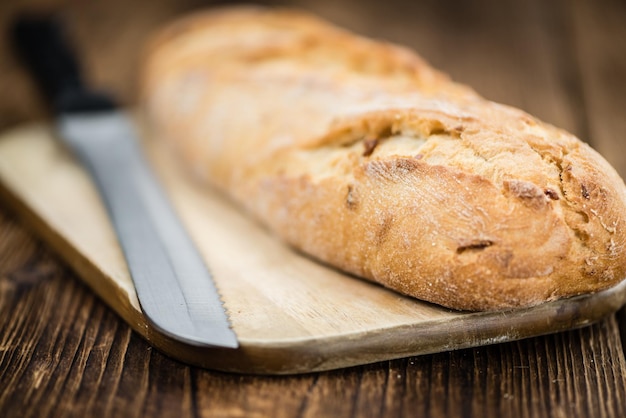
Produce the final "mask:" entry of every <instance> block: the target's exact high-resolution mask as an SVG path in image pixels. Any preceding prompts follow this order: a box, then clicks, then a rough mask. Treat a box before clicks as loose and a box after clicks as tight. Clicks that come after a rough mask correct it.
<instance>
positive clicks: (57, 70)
mask: <svg viewBox="0 0 626 418" xmlns="http://www.w3.org/2000/svg"><path fill="white" fill-rule="evenodd" d="M12 35H13V44H14V46H15V49H16V53H17V54H18V55H19V57H20V58H21V59H22V61H23V62H24V64H25V66H26V67H27V68H28V69H29V70H30V73H31V74H32V76H33V77H34V79H35V81H36V82H37V84H38V86H39V87H40V89H41V91H42V93H43V96H44V97H45V98H46V99H47V100H48V101H49V103H50V105H51V107H52V110H53V112H54V113H55V115H56V120H57V126H56V128H57V134H58V136H59V137H60V139H61V140H62V141H63V142H64V143H65V144H66V145H67V146H68V147H69V148H70V149H71V150H72V151H73V152H74V154H75V155H76V156H77V157H78V159H79V160H80V161H81V162H82V163H83V165H84V166H85V168H86V169H87V171H88V172H89V173H90V174H91V177H92V179H93V181H94V183H95V184H96V186H97V188H98V190H99V191H100V196H101V198H102V200H103V202H104V204H105V206H106V208H107V211H108V214H109V217H110V219H111V221H112V224H113V226H114V229H115V231H116V233H117V238H118V240H119V243H120V246H121V247H122V250H123V252H124V256H125V258H126V262H127V264H128V269H129V271H130V274H131V277H132V280H133V284H134V286H135V289H136V291H137V296H138V298H139V303H140V305H141V309H142V311H143V313H144V315H145V316H146V318H147V319H148V321H149V322H150V323H151V324H152V326H154V327H155V328H157V329H158V330H159V331H160V332H162V333H164V334H166V335H168V336H169V337H172V338H174V339H176V340H179V341H182V342H185V343H187V344H191V345H197V346H210V347H224V348H237V347H238V341H237V338H236V336H235V333H234V332H233V330H232V329H231V328H230V324H229V321H228V317H227V315H226V312H225V310H224V307H223V305H222V302H221V300H220V297H219V294H218V291H217V289H216V287H215V284H214V283H213V278H212V276H211V274H210V273H209V270H208V269H207V268H206V266H205V264H204V262H203V260H202V258H201V256H200V254H199V252H198V250H197V249H196V247H195V246H194V244H193V242H192V241H191V239H190V237H189V236H188V234H187V232H186V231H185V229H184V228H183V226H182V224H181V222H180V221H179V219H178V218H177V216H176V214H175V212H174V210H173V207H172V206H171V204H170V203H169V201H168V199H167V197H166V195H165V193H164V191H163V190H162V189H161V187H160V186H159V184H158V182H157V180H156V178H155V176H154V174H153V173H152V171H151V170H150V167H149V165H148V163H147V161H146V159H145V158H144V156H143V154H142V151H141V147H140V146H139V144H138V141H137V140H136V134H135V131H134V128H133V124H132V122H131V121H130V118H129V117H128V116H127V114H126V113H125V112H124V111H122V110H120V109H119V108H118V107H117V106H116V104H115V102H114V101H113V100H112V99H111V98H110V97H109V96H107V95H105V94H103V93H100V92H98V91H96V90H92V89H90V88H89V87H87V86H86V85H85V84H84V82H83V78H82V76H81V72H80V68H79V65H78V61H77V59H76V57H75V55H74V53H73V51H72V50H71V49H70V47H69V44H68V42H67V40H66V39H65V37H64V34H63V32H62V27H61V26H60V24H59V22H57V21H55V20H53V19H51V18H47V17H43V16H22V17H21V18H19V19H18V20H17V21H16V23H15V25H14V26H13V31H12Z"/></svg>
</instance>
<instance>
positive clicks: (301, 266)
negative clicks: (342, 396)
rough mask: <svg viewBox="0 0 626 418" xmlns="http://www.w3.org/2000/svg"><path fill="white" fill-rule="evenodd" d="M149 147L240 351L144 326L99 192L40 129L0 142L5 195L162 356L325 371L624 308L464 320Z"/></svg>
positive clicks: (593, 303)
mask: <svg viewBox="0 0 626 418" xmlns="http://www.w3.org/2000/svg"><path fill="white" fill-rule="evenodd" d="M145 148H146V150H147V152H148V154H149V157H150V159H151V160H152V162H153V164H154V167H155V168H156V170H157V172H158V174H159V177H160V178H161V180H162V181H163V183H164V185H165V186H166V189H167V190H168V192H169V194H170V196H171V198H172V199H173V201H174V205H175V207H176V208H177V210H178V211H179V213H180V215H181V217H182V219H183V222H184V223H185V224H186V226H187V227H188V229H189V231H190V233H191V234H192V237H193V239H194V240H195V241H196V243H197V245H198V246H199V248H200V252H201V253H202V255H203V256H204V257H205V259H206V261H207V264H208V265H209V266H210V269H211V270H212V272H213V273H214V276H215V280H216V284H217V287H218V288H219V289H220V292H221V294H222V297H223V300H224V302H225V305H226V307H227V309H228V312H229V315H230V319H231V322H232V325H233V328H234V330H235V332H236V334H237V336H238V339H239V341H240V344H241V347H240V348H239V349H237V350H227V349H210V348H198V347H194V346H190V345H186V344H183V343H179V342H177V341H174V340H172V339H170V338H168V337H166V336H164V335H163V334H160V333H159V332H158V331H157V330H155V329H153V328H151V327H150V325H149V324H148V323H147V322H146V319H145V318H144V316H143V315H142V313H141V310H140V308H139V304H138V302H137V296H136V294H135V291H134V288H133V285H132V282H131V280H130V276H129V273H128V270H127V268H126V264H125V261H124V258H123V256H122V253H121V250H120V248H119V246H118V244H117V242H116V238H115V236H114V233H113V230H112V228H111V225H110V223H109V221H108V219H107V217H106V213H105V211H104V209H103V206H102V204H101V202H100V200H99V197H98V195H97V194H96V192H95V190H94V187H93V185H92V183H91V181H90V180H89V178H88V177H87V176H86V174H85V173H84V172H83V170H82V168H81V167H80V166H79V165H77V163H76V161H75V160H74V159H73V157H72V156H71V155H70V153H68V152H67V150H65V149H64V148H63V146H62V145H61V144H60V143H59V142H58V141H56V140H54V139H53V137H52V134H51V131H50V128H49V127H48V126H46V125H43V124H40V125H31V126H26V127H22V128H19V129H16V130H13V131H10V132H7V133H5V134H3V135H1V136H0V197H1V198H2V200H3V201H4V202H5V204H8V205H9V206H10V207H12V208H14V210H15V211H16V213H17V214H18V215H20V217H21V218H22V219H23V220H24V222H25V223H27V224H28V225H30V226H31V227H32V229H33V230H34V231H36V232H37V233H38V234H39V235H40V236H41V238H42V239H43V240H45V241H46V242H47V243H48V244H49V245H50V246H52V247H53V248H54V249H55V250H56V251H57V252H58V254H60V255H61V257H63V258H64V259H65V261H66V262H67V263H68V264H69V265H70V266H71V267H72V268H73V269H74V270H75V271H76V272H77V273H78V275H79V276H80V277H81V278H82V279H83V280H84V281H85V283H87V284H88V285H89V286H90V287H91V288H92V289H93V290H94V291H95V292H96V293H97V294H98V295H99V296H100V297H101V298H102V299H103V300H104V301H105V302H106V303H107V304H108V305H109V306H110V307H111V308H112V309H114V310H115V311H116V312H117V313H118V314H119V315H120V316H121V317H122V318H123V319H124V320H125V321H126V322H127V323H128V324H129V325H130V326H131V327H132V328H133V329H134V330H135V331H137V332H138V333H139V334H141V335H142V336H143V337H144V338H145V339H146V340H148V341H149V342H150V344H152V345H153V346H155V347H157V348H158V349H160V350H161V351H163V352H164V353H166V354H168V355H170V356H172V357H175V358H177V359H179V360H182V361H184V362H188V363H192V364H196V365H199V366H203V367H207V368H212V369H218V370H224V371H232V372H242V373H264V374H290V373H302V372H312V371H319V370H328V369H334V368H340V367H347V366H353V365H358V364H364V363H371V362H376V361H381V360H388V359H393V358H399V357H406V356H410V355H417V354H426V353H434V352H440V351H446V350H453V349H458V348H465V347H473V346H479V345H485V344H493V343H498V342H503V341H510V340H515V339H520V338H525V337H529V336H534V335H540V334H545V333H550V332H556V331H560V330H565V329H569V328H573V327H580V326H583V325H586V324H589V323H591V322H592V321H595V320H598V319H600V318H602V317H603V316H605V315H608V314H610V313H612V312H615V311H616V310H618V309H619V308H620V307H621V306H622V305H623V304H624V303H625V302H626V281H625V282H622V283H621V284H620V285H618V286H617V287H614V288H612V289H609V290H606V291H603V292H600V293H596V294H592V295H582V296H578V297H575V298H571V299H566V300H561V301H556V302H550V303H546V304H543V305H540V306H536V307H533V308H528V309H521V310H514V311H505V312H490V313H467V312H465V313H462V312H456V311H451V310H449V309H444V308H441V307H439V306H435V305H432V304H428V303H425V302H420V301H417V300H415V299H412V298H408V297H404V296H401V295H399V294H396V293H395V292H392V291H389V290H386V289H384V288H382V287H380V286H378V285H375V284H372V283H369V282H366V281H363V280H360V279H357V278H354V277H351V276H349V275H345V274H343V273H341V272H339V271H336V270H334V269H332V268H329V267H327V266H324V265H321V264H319V263H317V262H315V261H313V260H311V259H309V258H307V257H306V256H303V255H302V254H299V253H297V252H295V251H293V250H292V249H290V248H288V247H287V246H285V245H284V244H283V243H281V242H280V241H279V240H278V239H276V238H274V237H273V236H272V235H271V233H269V232H268V231H266V230H265V229H264V228H263V227H262V226H260V225H259V224H257V223H255V222H254V221H253V220H251V219H249V218H248V217H246V216H245V214H244V213H242V212H240V211H239V209H237V207H236V206H234V205H233V204H232V203H231V202H229V201H228V200H227V199H226V198H225V197H224V196H222V195H220V194H219V193H217V192H215V191H213V190H206V189H203V188H202V187H201V186H199V185H197V184H194V183H193V182H192V181H190V180H189V179H188V178H187V177H185V175H184V174H182V171H181V170H180V167H177V166H176V164H175V163H174V162H173V161H171V159H170V158H169V156H168V154H167V153H166V152H165V151H164V150H163V149H161V146H160V145H158V143H155V142H146V144H145Z"/></svg>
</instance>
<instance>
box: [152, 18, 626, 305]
mask: <svg viewBox="0 0 626 418" xmlns="http://www.w3.org/2000/svg"><path fill="white" fill-rule="evenodd" d="M142 81H143V88H142V97H143V99H142V100H143V102H144V104H145V110H146V113H147V115H148V118H149V126H150V127H151V129H152V130H153V131H154V132H157V133H158V135H160V136H162V137H163V138H165V140H166V141H167V142H168V143H169V145H170V146H171V149H172V150H173V153H175V154H176V155H177V156H178V157H179V158H180V159H182V161H184V162H185V164H186V165H187V166H188V167H190V169H191V171H192V172H193V173H194V174H195V176H196V177H197V178H199V179H201V180H202V181H205V182H207V183H210V184H213V185H214V186H216V187H218V188H219V189H221V190H223V191H225V192H226V193H227V194H228V195H229V196H231V197H232V198H233V199H234V200H235V201H236V202H238V203H239V204H241V205H242V206H243V207H244V208H245V209H246V210H247V211H248V212H249V213H250V214H252V215H253V216H255V217H256V218H258V219H259V220H260V221H261V222H262V223H264V224H265V225H267V226H268V227H269V229H271V230H272V231H273V232H274V233H275V234H276V235H277V236H279V237H280V238H282V239H283V240H284V241H286V242H287V243H289V244H290V245H292V246H293V247H295V248H297V249H298V250H301V251H302V252H304V253H306V254H309V255H310V256H312V257H314V258H316V259H318V260H320V261H322V262H324V263H327V264H329V265H331V266H334V267H337V268H339V269H341V270H344V271H346V272H349V273H352V274H354V275H356V276H360V277H363V278H366V279H369V280H372V281H375V282H378V283H380V284H382V285H384V286H386V287H389V288H391V289H394V290H396V291H398V292H401V293H403V294H406V295H410V296H413V297H416V298H419V299H421V300H425V301H429V302H433V303H436V304H440V305H443V306H446V307H449V308H453V309H459V310H495V309H510V308H516V307H525V306H531V305H535V304H539V303H542V302H545V301H550V300H554V299H557V298H563V297H570V296H573V295H578V294H582V293H589V292H596V291H599V290H602V289H606V288H608V287H611V286H614V285H616V284H617V283H619V282H620V281H621V280H622V279H623V278H624V275H625V271H626V252H625V251H624V243H625V241H626V228H625V224H624V222H625V221H624V219H625V215H626V188H625V186H624V182H623V181H622V179H621V178H620V177H619V175H618V174H617V173H616V171H615V170H614V169H613V168H612V167H611V166H610V165H609V164H608V163H607V162H606V161H605V160H604V159H603V158H602V157H601V156H600V155H599V154H598V153H596V152H595V151H594V150H592V149H591V148H590V147H589V146H588V145H586V144H585V143H583V142H581V141H580V140H579V139H577V138H575V137H574V136H573V135H571V134H569V133H567V132H565V131H563V130H560V129H557V128H555V127H553V126H551V125H548V124H545V123H542V122H540V121H539V120H537V119H535V118H534V117H532V116H530V115H528V114H526V113H524V112H522V111H520V110H518V109H515V108H512V107H508V106H504V105H500V104H496V103H493V102H490V101H488V100H486V99H484V98H482V97H480V96H479V95H478V94H477V93H475V92H474V91H473V90H472V89H471V88H469V87H467V86H464V85H460V84H457V83H454V82H452V81H450V80H449V78H448V77H447V76H446V75H444V74H442V73H441V72H439V71H437V70H435V69H433V68H431V67H430V66H429V65H428V64H427V63H426V62H425V61H424V60H423V59H422V58H420V57H419V56H418V55H416V54H415V53H413V52H411V51H409V50H407V49H404V48H402V47H398V46H394V45H390V44H387V43H383V42H378V41H373V40H369V39H366V38H363V37H359V36H356V35H354V34H351V33H349V32H347V31H344V30H342V29H339V28H336V27H334V26H332V25H331V24H329V23H326V22H324V21H322V20H320V19H318V18H316V17H313V16H310V15H308V14H305V13H302V12H297V11H293V10H275V9H263V8H251V7H245V8H242V7H239V8H230V9H222V10H218V11H213V12H205V13H197V14H194V15H191V16H189V17H187V18H184V19H182V20H180V21H178V22H175V23H174V24H172V25H171V26H169V27H167V28H165V29H164V30H163V31H162V32H161V33H160V34H158V36H156V38H155V39H154V41H153V42H152V43H151V45H150V47H149V49H148V54H147V57H146V62H145V68H144V72H143V76H142Z"/></svg>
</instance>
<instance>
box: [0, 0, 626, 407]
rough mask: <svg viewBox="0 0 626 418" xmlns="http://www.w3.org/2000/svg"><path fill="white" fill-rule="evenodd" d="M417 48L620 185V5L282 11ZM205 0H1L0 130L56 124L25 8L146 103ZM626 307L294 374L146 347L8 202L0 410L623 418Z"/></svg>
mask: <svg viewBox="0 0 626 418" xmlns="http://www.w3.org/2000/svg"><path fill="white" fill-rule="evenodd" d="M283 3H288V4H293V5H297V6H300V7H304V8H307V9H309V10H312V11H314V12H316V13H318V14H320V15H322V16H324V17H326V18H328V19H330V20H332V21H335V22H337V23H339V24H341V25H343V26H346V27H348V28H350V29H353V30H356V31H358V32H360V33H364V34H367V35H370V36H374V37H378V38H384V39H387V40H391V41H395V42H400V43H403V44H406V45H409V46H411V47H414V48H416V49H417V50H418V51H420V53H421V54H422V55H423V56H424V57H425V58H426V59H428V60H429V61H430V62H432V63H433V64H434V65H435V66H436V67H438V68H441V69H443V70H445V71H446V72H448V73H450V74H451V75H452V76H453V77H454V78H455V79H456V80H459V81H462V82H465V83H468V84H470V85H472V86H474V87H475V88H476V89H477V90H478V91H479V92H480V93H482V94H483V95H485V96H486V97H488V98H491V99H493V100H496V101H500V102H504V103H507V104H512V105H515V106H518V107H521V108H523V109H525V110H527V111H529V112H530V113H533V114H535V115H537V116H539V117H540V118H542V119H544V120H546V121H548V122H551V123H553V124H555V125H558V126H561V127H564V128H566V129H568V130H570V131H572V132H574V133H576V134H577V135H578V136H580V137H581V138H583V139H584V140H586V141H588V142H589V143H591V144H592V145H593V146H594V147H595V148H596V149H598V150H599V151H600V152H601V153H602V154H604V155H605V156H606V157H607V159H608V160H609V161H610V162H611V163H612V164H613V165H614V166H615V167H617V169H618V170H619V171H620V173H621V174H622V175H623V176H624V175H626V141H625V136H626V80H625V78H626V2H624V1H618V0H613V1H609V0H607V1H582V0H580V1H563V0H556V1H542V0H534V1H528V0H525V1H521V0H518V1H514V0H506V1H504V0H502V1H495V0H494V1H488V0H482V1H474V2H469V1H468V2H443V1H437V0H427V1H417V0H416V1H400V0H395V1H394V0H387V1H375V0H367V1H358V0H319V1H314V0H308V1H307V0H297V1H292V2H283ZM209 5H210V4H209V3H207V2H204V3H203V2H199V1H193V0H184V1H182V0H110V1H78V0H75V1H72V0H39V1H36V0H33V1H26V0H15V1H12V0H3V1H2V2H0V29H1V30H2V31H3V33H2V35H0V41H1V45H0V129H2V130H4V129H6V128H9V127H11V126H14V125H17V124H20V123H24V122H27V121H31V120H34V119H40V118H44V117H46V114H45V112H44V108H43V107H42V105H41V103H40V101H39V100H38V99H37V96H36V95H35V92H34V89H33V86H32V85H31V83H30V82H29V80H28V79H27V78H26V77H25V76H24V74H23V73H22V71H21V70H20V68H19V66H18V65H17V64H16V62H15V61H14V59H13V58H12V57H11V55H10V53H9V48H8V46H7V39H6V36H5V33H4V32H5V30H6V28H7V26H8V24H9V22H10V20H11V19H12V17H13V16H14V15H15V13H17V12H18V11H19V10H24V9H32V8H35V9H43V10H50V11H54V12H56V13H58V14H60V15H61V16H62V17H63V18H64V19H65V20H66V21H67V22H68V28H69V31H70V33H71V34H72V35H73V36H74V37H75V38H76V43H77V45H78V47H79V49H80V51H81V54H82V55H83V56H84V57H85V61H86V69H87V72H88V74H89V78H90V79H91V80H92V81H94V82H97V83H98V84H100V85H101V86H104V87H105V88H107V89H109V90H111V91H113V92H115V93H116V94H117V95H118V96H119V97H121V98H122V99H123V101H124V102H125V103H128V104H133V103H134V102H135V100H136V93H137V92H136V89H135V86H136V79H137V76H138V75H137V68H138V65H139V62H140V54H139V51H140V50H141V46H142V44H143V42H144V41H145V39H146V37H147V36H148V34H149V33H150V32H151V31H152V30H153V29H154V28H155V27H157V26H158V25H159V24H161V23H163V22H165V21H167V20H169V19H171V18H172V17H174V16H176V15H178V14H180V13H183V12H185V11H188V10H190V9H195V8H199V7H207V6H209ZM625 343H626V311H625V310H624V309H623V310H622V311H620V312H619V313H618V314H616V315H613V316H611V317H609V318H606V319H605V320H604V321H602V322H600V323H598V324H595V325H593V326H590V327H587V328H584V329H581V330H575V331H570V332H564V333H560V334H556V335H550V336H545V337H539V338H532V339H528V340H524V341H519V342H514V343H508V344H500V345H494V346H489V347H482V348H476V349H469V350H462V351H456V352H450V353H441V354H436V355H429V356H422V357H415V358H407V359H402V360H396V361H389V362H382V363H377V364H372V365H368V366H363V367H356V368H351V369H345V370H338V371H333V372H326V373H317V374H310V375H302V376H293V377H258V376H242V375H231V374H225V373H218V372H212V371H208V370H202V369H198V368H194V367H188V366H186V365H184V364H181V363H179V362H176V361H173V360H171V359H169V358H167V357H165V356H164V355H162V354H160V353H159V352H157V351H156V350H152V349H151V347H150V346H148V345H147V344H146V343H145V342H144V341H143V340H142V339H141V338H139V337H138V336H137V335H135V334H134V333H133V332H131V331H130V329H129V327H128V326H127V325H126V324H124V323H123V322H121V321H120V319H119V318H118V317H117V316H116V315H115V314H114V313H112V312H111V311H110V310H109V309H108V308H107V307H106V306H105V305H104V304H103V303H102V302H100V301H99V300H98V299H97V298H96V297H95V296H94V295H93V294H92V293H91V292H90V291H89V289H87V288H86V287H85V286H84V285H82V284H81V282H79V280H78V279H77V278H76V276H75V275H74V274H73V273H72V272H71V271H69V270H68V268H67V267H66V266H65V265H64V264H63V263H62V262H60V261H59V259H58V258H57V257H56V256H55V255H54V253H53V252H52V251H51V250H50V249H49V248H46V247H45V246H44V245H43V244H41V243H40V241H39V240H38V239H37V238H36V237H35V236H33V235H32V234H31V233H30V232H29V231H28V230H26V229H25V228H24V227H22V226H21V225H20V223H19V222H18V221H17V219H16V217H15V216H14V215H12V214H11V213H9V212H8V210H7V209H6V208H4V206H3V205H2V203H1V202H0V416H1V417H6V418H8V417H40V416H54V417H65V416H77V417H84V416H107V417H108V416H111V417H131V416H159V417H161V416H163V417H175V418H183V417H188V416H193V417H196V416H197V417H356V416H363V417H383V416H384V417H403V416H406V417H414V416H432V417H445V416H476V417H501V416H505V417H506V416H520V417H549V416H551V417H626V361H625V357H624V347H625Z"/></svg>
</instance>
